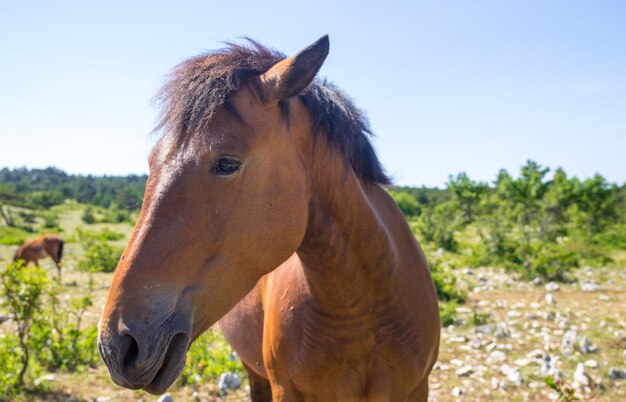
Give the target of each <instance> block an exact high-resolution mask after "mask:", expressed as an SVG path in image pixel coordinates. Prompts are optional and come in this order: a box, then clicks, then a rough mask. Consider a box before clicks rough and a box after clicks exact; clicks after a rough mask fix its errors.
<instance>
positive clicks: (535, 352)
mask: <svg viewBox="0 0 626 402" xmlns="http://www.w3.org/2000/svg"><path fill="white" fill-rule="evenodd" d="M526 357H528V358H529V359H538V358H540V357H543V350H541V349H535V350H533V351H531V352H528V353H527V354H526Z"/></svg>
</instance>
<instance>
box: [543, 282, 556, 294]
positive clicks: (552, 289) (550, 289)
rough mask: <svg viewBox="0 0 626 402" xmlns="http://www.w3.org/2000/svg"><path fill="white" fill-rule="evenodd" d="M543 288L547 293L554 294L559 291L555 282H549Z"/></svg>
mask: <svg viewBox="0 0 626 402" xmlns="http://www.w3.org/2000/svg"><path fill="white" fill-rule="evenodd" d="M545 288H546V290H547V291H548V292H556V291H557V290H559V284H558V283H556V282H549V283H547V284H546V286H545Z"/></svg>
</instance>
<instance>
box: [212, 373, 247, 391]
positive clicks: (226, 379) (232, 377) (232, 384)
mask: <svg viewBox="0 0 626 402" xmlns="http://www.w3.org/2000/svg"><path fill="white" fill-rule="evenodd" d="M240 386H241V379H240V378H239V375H237V374H234V373H231V372H229V371H227V372H225V373H222V374H220V378H219V381H218V383H217V387H218V388H219V390H220V394H222V396H224V395H226V394H227V393H228V390H229V389H233V390H234V389H239V387H240Z"/></svg>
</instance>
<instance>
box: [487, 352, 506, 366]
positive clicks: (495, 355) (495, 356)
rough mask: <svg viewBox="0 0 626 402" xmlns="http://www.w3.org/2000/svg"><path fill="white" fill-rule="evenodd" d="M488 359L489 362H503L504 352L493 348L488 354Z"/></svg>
mask: <svg viewBox="0 0 626 402" xmlns="http://www.w3.org/2000/svg"><path fill="white" fill-rule="evenodd" d="M489 360H490V361H491V362H495V363H497V362H503V361H505V360H506V354H505V353H504V352H502V351H501V350H494V351H493V352H491V353H490V354H489Z"/></svg>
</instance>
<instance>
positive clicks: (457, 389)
mask: <svg viewBox="0 0 626 402" xmlns="http://www.w3.org/2000/svg"><path fill="white" fill-rule="evenodd" d="M463 394H465V391H464V390H463V388H461V387H454V388H453V389H452V396H454V397H456V398H458V397H460V396H461V395H463Z"/></svg>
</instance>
